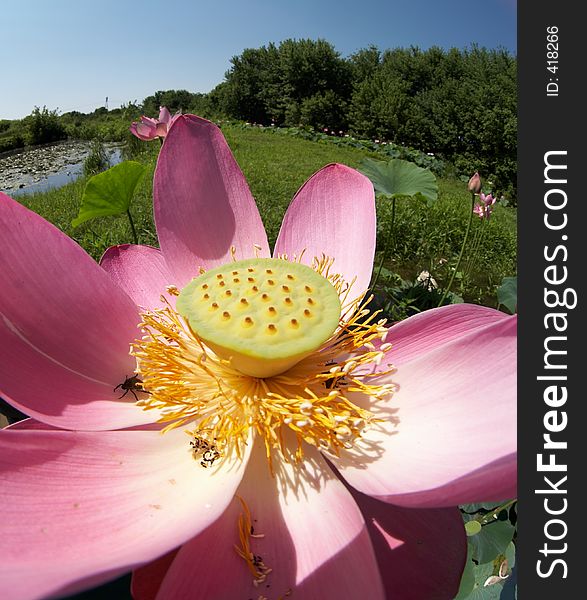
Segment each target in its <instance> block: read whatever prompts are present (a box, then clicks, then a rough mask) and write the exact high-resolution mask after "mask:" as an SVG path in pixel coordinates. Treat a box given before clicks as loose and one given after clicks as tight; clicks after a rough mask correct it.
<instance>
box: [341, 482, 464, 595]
mask: <svg viewBox="0 0 587 600" xmlns="http://www.w3.org/2000/svg"><path fill="white" fill-rule="evenodd" d="M351 493H352V494H353V498H354V499H355V501H356V502H357V504H358V505H359V508H360V509H361V512H362V513H363V516H364V518H365V522H366V523H367V527H368V528H369V534H370V535H371V541H372V543H373V548H374V549H375V555H376V556H377V562H378V564H379V571H380V573H381V578H382V579H383V585H384V587H385V591H386V594H387V596H386V597H387V598H401V600H452V599H453V598H454V597H455V596H456V594H457V592H458V590H459V585H460V581H461V575H462V572H463V568H464V566H465V560H466V559H467V541H466V535H465V528H464V527H463V518H462V516H461V513H460V511H459V510H458V508H427V509H422V508H402V507H399V506H393V505H390V504H387V503H385V502H380V501H378V500H375V498H371V497H369V496H365V495H364V494H361V493H360V492H356V491H353V490H351Z"/></svg>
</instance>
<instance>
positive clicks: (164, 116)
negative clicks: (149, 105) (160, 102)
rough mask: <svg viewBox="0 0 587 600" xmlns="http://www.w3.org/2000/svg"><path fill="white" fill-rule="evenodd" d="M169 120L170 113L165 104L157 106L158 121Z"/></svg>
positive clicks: (167, 121)
mask: <svg viewBox="0 0 587 600" xmlns="http://www.w3.org/2000/svg"><path fill="white" fill-rule="evenodd" d="M169 121H171V113H170V112H169V110H168V109H167V108H166V107H165V106H160V107H159V122H160V123H165V124H167V123H169Z"/></svg>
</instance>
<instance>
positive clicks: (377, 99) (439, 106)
mask: <svg viewBox="0 0 587 600" xmlns="http://www.w3.org/2000/svg"><path fill="white" fill-rule="evenodd" d="M231 62H232V66H231V68H230V70H229V71H228V72H227V74H226V80H225V81H224V82H223V83H221V84H220V85H219V86H217V87H216V88H215V89H214V90H213V91H212V92H211V93H210V95H209V96H210V102H211V108H212V109H215V110H216V111H217V112H219V113H220V114H225V115H228V116H230V117H233V118H238V119H242V120H245V121H252V122H255V123H260V124H263V125H269V124H274V125H276V126H282V125H286V126H298V125H301V126H309V127H313V128H315V129H324V128H326V129H328V130H329V131H334V132H336V133H337V134H338V133H339V132H341V133H342V132H344V133H346V132H349V133H351V134H353V135H355V136H359V137H367V138H371V139H379V140H386V141H391V142H395V143H396V144H401V145H406V146H413V147H415V148H418V149H419V150H421V151H424V152H432V153H434V154H435V155H438V156H439V157H440V158H442V159H444V160H447V161H450V162H451V163H452V164H453V165H454V168H455V170H456V172H457V174H458V175H467V174H469V175H470V174H471V173H473V172H474V171H479V172H481V173H482V174H483V175H484V176H485V177H487V178H489V179H492V180H493V181H494V184H495V187H496V189H497V191H498V192H499V193H500V194H501V193H505V194H506V195H508V196H509V197H511V198H515V185H516V135H517V116H516V107H517V88H516V70H517V62H516V59H515V57H512V56H511V55H510V54H508V53H507V52H506V51H503V50H486V49H482V48H478V47H475V46H474V47H472V48H471V49H469V50H458V49H456V48H453V49H451V50H448V51H445V50H442V49H440V48H430V49H429V50H425V51H424V50H420V49H418V48H414V47H412V48H406V49H403V48H396V49H394V50H386V51H385V52H381V51H380V50H378V49H377V48H375V47H370V48H367V49H363V50H360V51H359V52H357V53H355V54H353V55H352V56H350V57H349V58H346V59H345V58H342V57H341V56H340V54H339V53H338V52H337V51H336V50H335V49H334V47H333V46H332V45H331V44H329V43H328V42H326V41H324V40H318V41H312V40H286V41H284V42H282V43H281V44H280V45H279V46H276V45H274V44H269V45H268V46H266V47H265V46H263V47H261V48H258V49H246V50H244V51H243V53H242V54H241V55H240V56H235V57H233V59H232V61H231Z"/></svg>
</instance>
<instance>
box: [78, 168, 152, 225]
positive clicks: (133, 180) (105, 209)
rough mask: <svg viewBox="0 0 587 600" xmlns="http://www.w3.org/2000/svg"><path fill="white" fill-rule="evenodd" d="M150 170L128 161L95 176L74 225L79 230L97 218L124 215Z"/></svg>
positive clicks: (86, 191) (89, 181)
mask: <svg viewBox="0 0 587 600" xmlns="http://www.w3.org/2000/svg"><path fill="white" fill-rule="evenodd" d="M146 170H147V167H146V166H145V165H142V164H141V163H138V162H134V161H131V160H127V161H124V162H121V163H119V164H117V165H115V166H114V167H112V168H110V169H108V170H107V171H104V172H103V173H99V174H98V175H94V176H93V177H91V178H90V179H89V180H88V182H87V184H86V189H85V190H84V195H83V197H82V205H81V207H80V209H79V214H78V216H77V217H76V218H75V219H74V220H73V221H72V222H71V224H72V225H73V226H74V227H77V226H78V225H81V224H82V223H85V222H86V221H89V220H90V219H94V218H96V217H104V216H108V215H121V214H124V213H125V212H126V211H127V210H128V207H129V206H130V201H131V200H132V197H133V195H134V193H135V189H136V187H137V185H138V183H139V181H140V180H141V177H142V176H143V175H144V173H145V171H146Z"/></svg>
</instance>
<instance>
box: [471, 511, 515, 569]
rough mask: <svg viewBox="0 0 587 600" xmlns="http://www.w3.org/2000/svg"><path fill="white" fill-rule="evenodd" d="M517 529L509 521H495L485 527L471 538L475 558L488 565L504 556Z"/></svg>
mask: <svg viewBox="0 0 587 600" xmlns="http://www.w3.org/2000/svg"><path fill="white" fill-rule="evenodd" d="M515 530H516V529H515V527H513V526H512V525H511V524H510V523H509V522H508V521H494V522H493V523H488V524H487V525H484V526H483V527H482V529H481V531H480V532H479V533H478V534H477V535H474V536H472V537H470V538H469V542H470V543H471V544H472V546H473V558H474V559H475V560H476V561H477V562H478V563H479V564H483V563H488V562H490V561H492V560H494V559H495V558H496V557H497V556H499V555H500V554H504V555H505V552H506V549H507V547H508V545H509V543H510V542H511V541H512V538H513V537H514V532H515Z"/></svg>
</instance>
